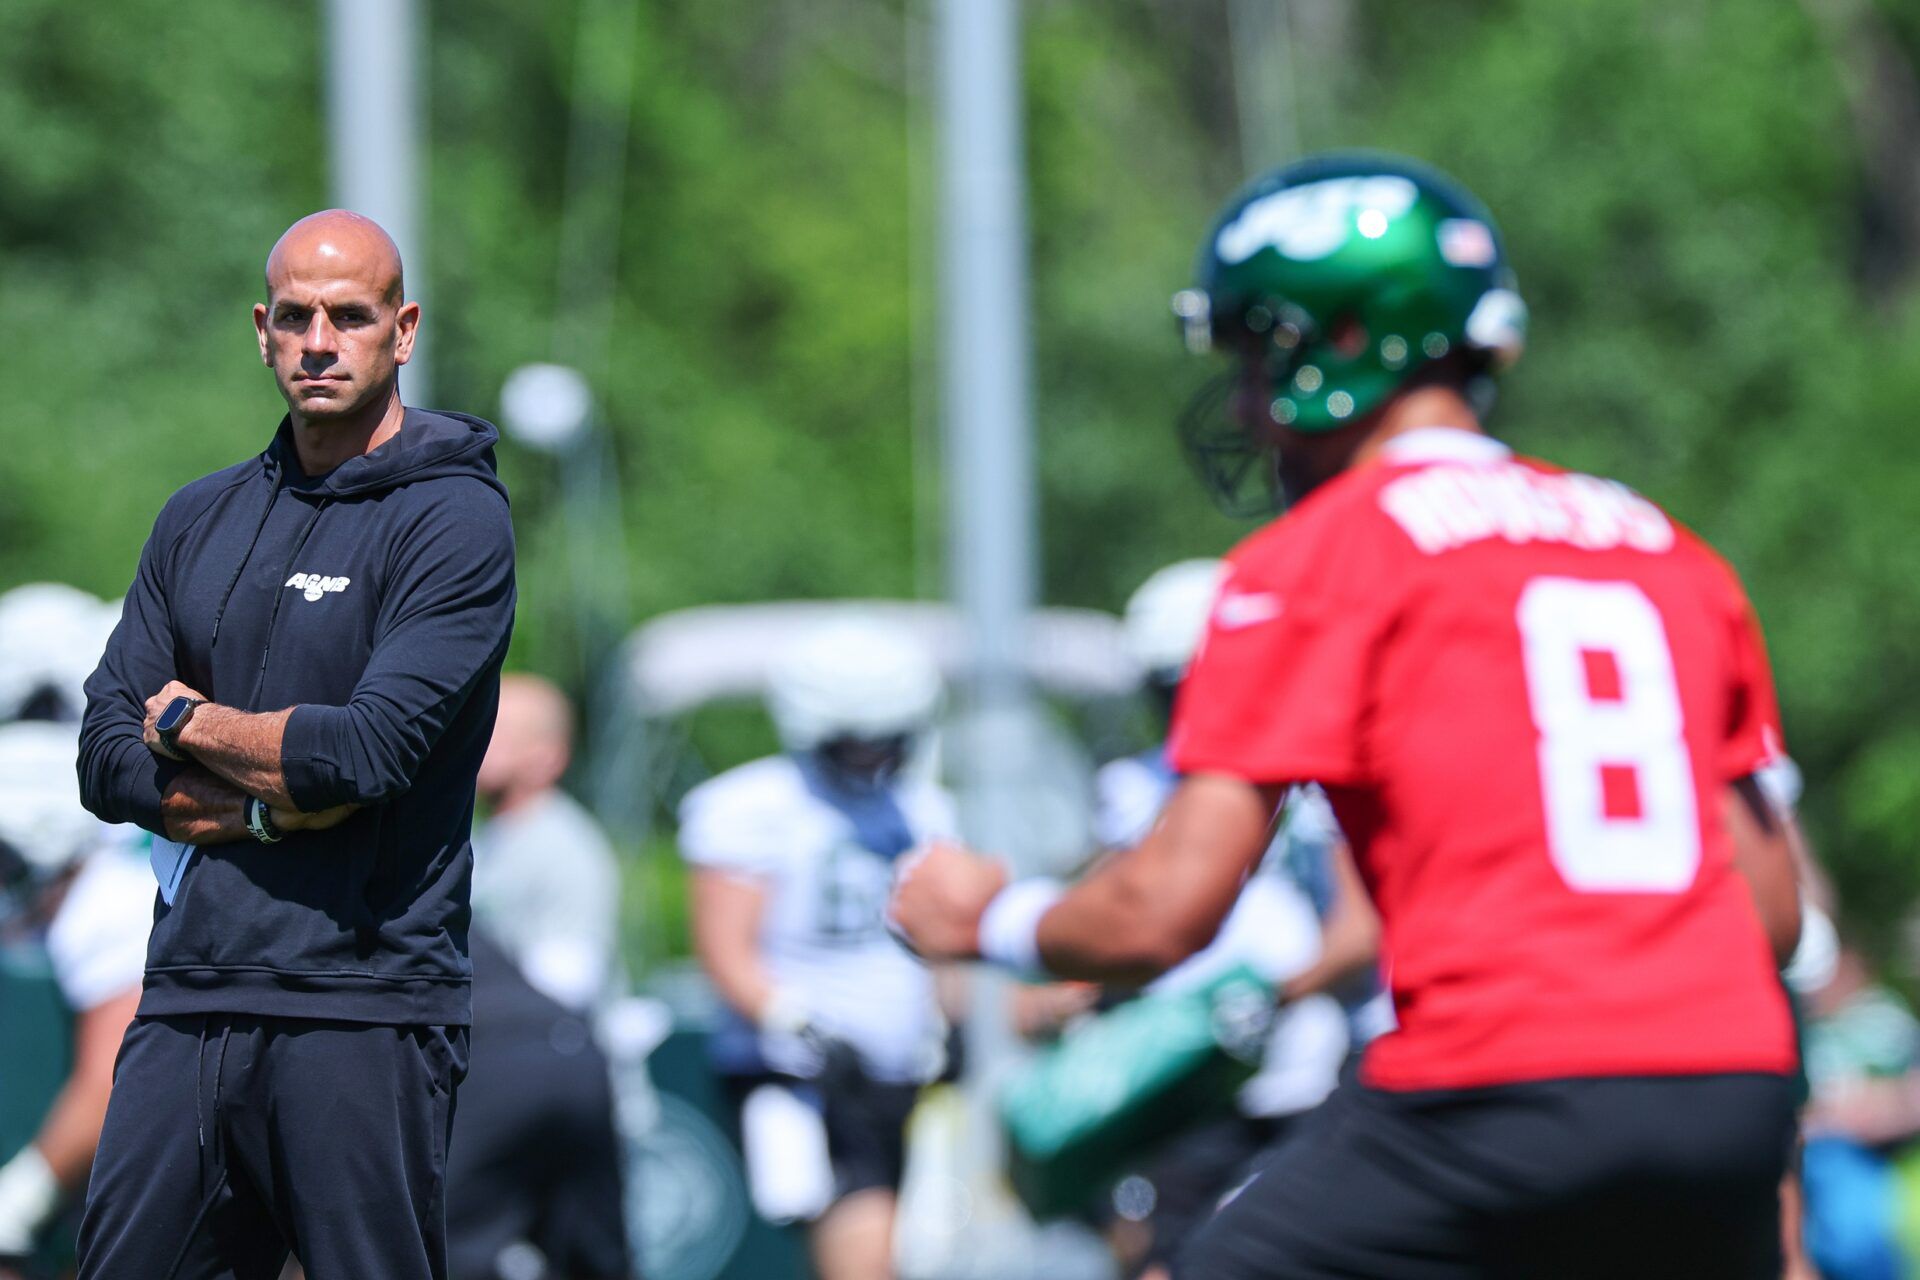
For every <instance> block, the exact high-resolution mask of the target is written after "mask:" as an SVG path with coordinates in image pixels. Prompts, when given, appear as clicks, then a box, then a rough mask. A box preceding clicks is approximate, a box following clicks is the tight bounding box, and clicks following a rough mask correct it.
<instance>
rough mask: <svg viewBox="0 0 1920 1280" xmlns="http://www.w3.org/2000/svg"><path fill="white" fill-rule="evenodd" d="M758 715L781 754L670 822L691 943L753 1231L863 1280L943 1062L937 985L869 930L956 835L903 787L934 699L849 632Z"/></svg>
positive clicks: (878, 634)
mask: <svg viewBox="0 0 1920 1280" xmlns="http://www.w3.org/2000/svg"><path fill="white" fill-rule="evenodd" d="M767 700H768V709H769V711H770V712H771V713H772V716H773V720H774V723H775V726H776V727H777V729H778V730H779V733H780V738H781V741H782V743H783V744H784V746H785V748H786V750H785V752H784V753H783V754H781V755H777V756H771V757H768V758H766V759H763V760H757V761H754V762H753V763H751V764H746V765H743V766H741V767H739V768H737V769H734V770H732V771H730V772H728V773H724V774H722V775H720V776H719V777H717V778H714V779H712V780H711V781H709V782H707V783H705V784H704V785H702V786H700V787H698V788H696V789H695V790H694V791H693V792H692V793H690V794H689V795H688V796H687V798H686V801H685V803H684V805H683V806H682V809H681V828H680V848H681V852H682V854H683V855H684V856H685V858H686V860H687V861H688V863H689V864H691V866H692V867H693V907H694V910H693V928H694V943H695V947H696V949H697V950H698V952H699V955H700V960H701V963H702V964H703V965H704V966H705V967H706V970H707V972H708V974H709V975H710V976H711V977H712V979H713V982H714V985H715V986H716V987H717V988H718V989H719V992H720V995H721V997H722V998H723V999H724V1000H725V1002H726V1004H727V1006H728V1010H729V1013H730V1019H729V1022H728V1025H726V1026H725V1027H723V1028H722V1029H721V1031H720V1032H719V1033H718V1034H716V1036H715V1040H714V1053H715V1060H716V1065H717V1066H718V1067H719V1069H720V1071H721V1072H722V1074H723V1075H724V1076H725V1077H726V1078H727V1079H728V1081H729V1084H730V1086H732V1088H733V1091H734V1093H735V1094H736V1096H738V1097H739V1098H740V1099H741V1100H742V1104H743V1105H742V1136H743V1142H744V1145H745V1147H746V1156H747V1164H748V1170H749V1175H750V1180H751V1181H752V1183H753V1191H754V1198H755V1203H756V1205H757V1206H758V1207H759V1209H760V1211H761V1212H762V1214H763V1215H765V1216H767V1217H769V1218H771V1219H774V1220H786V1221H805V1222H807V1223H808V1224H809V1241H810V1245H811V1248H812V1252H813V1257H814V1264H815V1267H816V1268H817V1270H818V1271H819V1273H820V1275H821V1277H822V1280H875V1278H879V1277H886V1276H889V1275H891V1274H892V1261H891V1255H892V1232H893V1217H894V1207H895V1200H896V1192H897V1190H898V1188H899V1183H900V1177H901V1172H902V1167H903V1163H904V1149H905V1126H906V1120H907V1116H908V1114H909V1112H910V1111H911V1110H912V1107H913V1104H914V1100H915V1098H916V1096H917V1093H918V1091H919V1088H920V1086H921V1085H922V1084H924V1083H925V1082H927V1081H928V1080H931V1079H932V1078H933V1077H934V1076H936V1075H937V1074H939V1071H940V1068H941V1064H942V1059H943V1052H942V1047H943V1040H944V1036H945V1022H944V1020H943V1019H942V1017H941V1014H940V1011H939V1007H938V1004H937V1002H936V998H935V992H934V977H933V974H932V973H931V972H930V971H929V970H928V969H927V968H926V967H925V966H923V965H922V964H921V963H920V962H919V961H918V960H916V959H914V958H913V957H912V956H911V955H909V954H908V953H907V952H906V951H905V950H904V949H903V948H902V947H901V946H900V945H899V944H898V943H897V942H895V941H894V939H893V938H892V937H891V936H890V935H889V934H888V932H887V930H886V927H885V922H884V920H883V916H882V911H883V909H884V907H885V905H886V901H887V895H888V892H889V888H890V886H891V882H892V878H893V870H894V865H895V863H896V862H897V861H898V860H899V859H900V858H901V857H902V856H903V855H905V854H907V853H908V852H909V851H910V850H912V849H915V848H917V847H919V846H922V845H925V844H927V843H928V842H930V841H934V840H941V839H951V838H952V837H953V834H954V813H953V805H952V802H951V800H950V799H949V797H948V796H947V794H946V793H945V792H944V791H942V790H941V789H940V788H939V787H937V786H935V785H934V784H932V783H931V782H927V781H923V780H920V779H919V778H918V777H916V776H915V774H914V771H913V770H912V769H911V767H910V765H911V763H912V760H913V757H914V753H915V748H916V746H917V745H919V744H920V743H921V742H922V741H923V740H924V739H925V736H926V734H927V732H928V730H929V729H931V727H932V725H933V720H934V715H935V713H936V711H937V710H938V708H939V705H940V701H941V681H940V677H939V672H938V670H937V669H936V668H935V666H934V664H933V661H932V659H931V658H930V657H929V655H928V654H927V653H926V652H925V651H924V650H923V649H922V647H921V646H920V645H919V643H918V642H917V641H916V640H915V638H914V637H913V636H912V635H911V634H909V633H906V632H904V631H901V630H898V629H896V628H894V627H892V626H889V625H886V624H884V623H882V622H880V621H877V620H872V619H859V620H854V619H849V620H845V621H841V622H835V623H829V624H826V625H824V626H821V627H819V628H818V629H816V630H814V631H811V632H809V633H806V634H803V635H801V636H800V637H798V638H797V639H796V640H795V642H794V643H793V644H792V645H791V646H790V647H789V648H788V649H787V651H786V652H785V653H784V654H783V655H782V656H781V658H780V659H779V661H778V663H777V665H776V668H775V670H774V671H773V673H772V676H771V680H770V683H769V687H768V695H767Z"/></svg>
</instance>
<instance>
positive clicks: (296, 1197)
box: [80, 1014, 467, 1280]
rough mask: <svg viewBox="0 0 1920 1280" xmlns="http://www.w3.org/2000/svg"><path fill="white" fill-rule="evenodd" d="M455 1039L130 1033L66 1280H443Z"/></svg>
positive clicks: (210, 1018)
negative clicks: (298, 1267)
mask: <svg viewBox="0 0 1920 1280" xmlns="http://www.w3.org/2000/svg"><path fill="white" fill-rule="evenodd" d="M466 1064H467V1032H466V1028H464V1027H455V1028H446V1029H443V1028H438V1027H410V1026H383V1025H377V1024H369V1023H355V1022H325V1021H317V1020H309V1019H297V1018H262V1017H252V1016H248V1015H242V1014H210V1015H205V1016H191V1017H167V1018H146V1017H142V1018H136V1019H134V1022H133V1025H132V1026H131V1027H129V1028H128V1029H127V1036H126V1040H125V1042H124V1043H123V1044H122V1046H121V1049H120V1059H119V1061H118V1063H117V1064H116V1065H115V1068H114V1086H113V1099H112V1101H111V1103H109V1105H108V1107H107V1122H106V1127H105V1129H104V1130H103V1131H102V1133H101V1135H100V1151H99V1155H98V1156H97V1157H96V1158H95V1160H94V1166H93V1177H92V1180H91V1181H90V1182H89V1184H88V1186H87V1208H86V1214H85V1217H84V1218H83V1219H82V1221H81V1225H80V1275H81V1277H82V1280H275V1278H276V1277H277V1276H278V1275H279V1274H280V1269H281V1267H282V1266H283V1265H284V1264H285V1262H286V1259H287V1255H288V1253H289V1251H291V1252H292V1253H293V1254H294V1255H295V1256H297V1257H298V1258H299V1259H300V1261H301V1263H302V1264H303V1265H304V1267H305V1268H306V1273H307V1276H308V1280H373V1278H374V1277H378V1278H379V1280H444V1277H445V1275H446V1230H445V1225H444V1223H445V1211H446V1206H445V1203H444V1195H443V1187H444V1182H445V1169H446V1158H447V1140H448V1137H449V1135H450V1133H451V1130H452V1127H453V1099H454V1089H455V1088H456V1086H457V1085H458V1084H459V1082H460V1078H461V1077H462V1076H463V1075H464V1074H465V1073H466Z"/></svg>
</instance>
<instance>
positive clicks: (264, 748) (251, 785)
mask: <svg viewBox="0 0 1920 1280" xmlns="http://www.w3.org/2000/svg"><path fill="white" fill-rule="evenodd" d="M179 697H189V698H199V697H200V694H198V693H197V692H195V691H194V690H193V689H190V688H188V687H187V686H186V685H184V684H182V683H180V682H179V681H178V680H171V681H168V682H167V684H166V686H165V687H164V688H162V689H161V690H160V692H158V693H156V694H154V695H153V696H152V697H151V698H148V699H147V705H146V722H145V725H144V727H143V736H144V738H145V740H146V744H147V747H148V749H149V750H151V751H152V752H153V753H154V754H155V755H159V756H165V757H167V758H168V759H174V760H185V761H187V762H188V763H189V767H188V768H186V769H183V770H181V771H180V772H179V774H177V775H176V776H175V777H174V779H173V781H172V782H171V783H169V784H168V786H167V789H166V792H165V794H164V795H163V797H162V798H161V802H160V811H161V814H162V816H163V817H164V818H165V820H166V826H167V836H168V838H169V839H173V840H178V841H180V842H181V843H183V844H226V843H228V842H230V841H234V840H244V839H248V838H250V835H251V833H250V832H249V831H248V829H247V820H246V802H247V797H249V796H253V797H255V798H257V799H259V800H260V801H261V802H262V803H264V804H266V805H267V806H268V807H269V808H270V809H271V811H272V818H273V823H274V825H275V826H276V827H278V828H279V829H280V830H282V831H321V830H325V829H326V828H328V827H331V826H334V825H335V824H337V823H339V822H341V821H343V820H345V818H346V817H347V815H349V814H351V813H352V812H353V811H354V809H355V808H356V807H357V806H354V805H350V804H344V805H338V806H336V807H334V808H331V809H325V810H322V811H320V812H318V813H303V812H301V810H300V808H299V806H298V805H296V804H295V803H294V801H293V797H292V796H291V795H289V794H288V792H287V778H286V771H285V769H284V768H283V767H282V765H281V754H280V753H281V747H282V744H283V740H284V739H285V737H286V730H287V719H288V717H289V716H291V715H292V714H293V712H292V709H291V708H287V709H285V710H280V711H263V712H248V711H239V710H236V709H234V708H233V707H223V706H221V705H219V704H218V703H213V702H204V700H203V705H202V706H200V707H198V708H196V709H195V710H194V713H193V718H192V719H191V720H189V721H187V723H186V726H185V727H184V728H182V729H181V731H180V733H179V735H178V736H177V737H176V738H175V742H176V744H177V745H178V747H179V748H180V753H179V754H177V755H176V754H174V753H172V752H169V751H168V750H167V749H166V747H165V746H164V745H162V743H161V741H160V737H159V734H158V732H157V731H156V730H155V728H154V724H155V722H156V721H157V720H159V718H160V714H161V712H163V711H165V710H166V709H167V704H169V703H171V702H172V701H173V700H174V699H175V698H179Z"/></svg>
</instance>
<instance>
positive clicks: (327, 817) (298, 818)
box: [267, 804, 360, 831]
mask: <svg viewBox="0 0 1920 1280" xmlns="http://www.w3.org/2000/svg"><path fill="white" fill-rule="evenodd" d="M359 808H360V806H359V805H357V804H337V805H335V806H334V807H333V808H331V809H322V810H320V811H319V812H318V813H302V812H300V811H299V810H298V809H278V808H275V809H269V810H268V811H267V816H269V817H270V818H272V819H273V825H274V826H276V827H278V828H280V830H282V831H325V830H327V828H329V827H337V826H339V825H340V824H341V823H343V822H345V821H346V820H347V819H348V818H350V817H352V816H353V814H354V813H355V812H356V811H357V810H358V809H359Z"/></svg>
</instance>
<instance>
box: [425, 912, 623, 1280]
mask: <svg viewBox="0 0 1920 1280" xmlns="http://www.w3.org/2000/svg"><path fill="white" fill-rule="evenodd" d="M471 946H472V953H473V1063H472V1066H471V1068H470V1069H469V1071H468V1072H467V1078H466V1080H464V1081H463V1082H462V1083H461V1085H460V1112H459V1115H458V1117H457V1118H456V1120H455V1123H454V1135H453V1145H452V1149H451V1150H450V1151H449V1152H448V1155H447V1276H448V1280H545V1278H547V1277H552V1278H553V1280H629V1277H631V1276H633V1275H634V1274H635V1273H634V1270H633V1266H632V1262H631V1260H630V1258H629V1257H628V1250H627V1233H626V1225H625V1223H624V1221H623V1218H622V1210H623V1205H624V1201H623V1198H622V1193H621V1184H622V1179H621V1172H620V1138H619V1133H618V1130H617V1128H616V1126H615V1123H614V1112H613V1086H612V1081H611V1079H610V1077H609V1075H608V1069H607V1060H606V1057H605V1056H604V1055H603V1054H602V1053H601V1052H600V1049H599V1047H598V1046H597V1045H596V1044H595V1043H594V1037H593V1028H592V1026H591V1025H590V1024H589V1023H588V1021H587V1019H586V1017H585V1016H583V1015H582V1013H581V1012H580V1011H578V1010H575V1009H569V1008H567V1007H565V1006H564V1005H562V1004H560V1003H559V1002H558V1001H557V1000H554V999H553V998H552V997H550V996H549V995H547V994H546V993H545V992H542V991H540V990H537V989H536V988H535V987H534V986H533V984H532V983H530V982H529V981H527V979H526V978H525V977H524V976H523V975H522V974H521V972H520V970H519V969H518V967H516V966H515V964H514V962H513V959H512V957H510V956H508V955H507V953H506V952H505V951H504V950H503V949H502V948H500V947H499V946H497V945H495V944H494V942H493V940H492V939H491V938H490V937H489V936H488V935H487V933H486V932H485V931H484V930H480V929H476V930H475V931H474V934H473V937H472V940H471Z"/></svg>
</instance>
